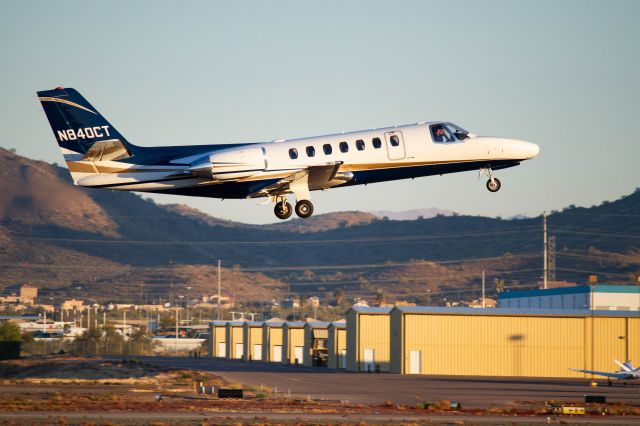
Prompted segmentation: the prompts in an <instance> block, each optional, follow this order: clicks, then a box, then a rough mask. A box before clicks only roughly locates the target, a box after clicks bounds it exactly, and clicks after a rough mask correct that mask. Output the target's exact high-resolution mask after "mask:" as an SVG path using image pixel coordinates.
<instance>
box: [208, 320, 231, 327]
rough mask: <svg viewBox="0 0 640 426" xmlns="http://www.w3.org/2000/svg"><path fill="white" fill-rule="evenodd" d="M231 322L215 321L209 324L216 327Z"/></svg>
mask: <svg viewBox="0 0 640 426" xmlns="http://www.w3.org/2000/svg"><path fill="white" fill-rule="evenodd" d="M228 322H229V321H225V320H215V321H210V322H209V324H211V325H213V326H216V325H227V323H228Z"/></svg>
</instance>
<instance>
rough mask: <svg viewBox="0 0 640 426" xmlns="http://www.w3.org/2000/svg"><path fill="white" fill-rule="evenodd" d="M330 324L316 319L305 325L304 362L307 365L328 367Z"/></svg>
mask: <svg viewBox="0 0 640 426" xmlns="http://www.w3.org/2000/svg"><path fill="white" fill-rule="evenodd" d="M329 324H330V323H328V322H321V321H315V322H307V323H306V324H305V325H304V353H303V356H302V363H303V364H304V366H305V367H327V358H328V352H329V351H328V348H327V345H328V339H329Z"/></svg>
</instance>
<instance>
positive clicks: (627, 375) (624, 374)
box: [569, 359, 640, 386]
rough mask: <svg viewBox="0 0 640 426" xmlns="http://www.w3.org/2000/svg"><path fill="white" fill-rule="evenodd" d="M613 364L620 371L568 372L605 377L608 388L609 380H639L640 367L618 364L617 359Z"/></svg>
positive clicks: (624, 363)
mask: <svg viewBox="0 0 640 426" xmlns="http://www.w3.org/2000/svg"><path fill="white" fill-rule="evenodd" d="M614 362H615V363H616V364H617V365H618V366H619V367H620V370H618V371H615V372H613V373H608V372H606V371H593V370H580V369H577V368H570V369H569V370H572V371H577V372H579V373H588V374H595V375H596V376H603V377H606V378H607V379H608V381H609V386H611V379H616V380H623V381H627V380H640V367H637V368H634V367H633V364H631V362H629V361H627V362H620V361H618V360H617V359H615V360H614Z"/></svg>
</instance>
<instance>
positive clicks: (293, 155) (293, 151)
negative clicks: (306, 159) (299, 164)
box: [289, 148, 298, 160]
mask: <svg viewBox="0 0 640 426" xmlns="http://www.w3.org/2000/svg"><path fill="white" fill-rule="evenodd" d="M289 158H291V159H292V160H295V159H296V158H298V150H297V149H295V148H291V149H290V150H289Z"/></svg>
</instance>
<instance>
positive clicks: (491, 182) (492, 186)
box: [478, 169, 502, 192]
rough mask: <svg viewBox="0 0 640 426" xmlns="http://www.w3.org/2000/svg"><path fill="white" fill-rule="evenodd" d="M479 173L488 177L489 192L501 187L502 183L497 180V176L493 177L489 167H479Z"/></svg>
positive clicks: (496, 190)
mask: <svg viewBox="0 0 640 426" xmlns="http://www.w3.org/2000/svg"><path fill="white" fill-rule="evenodd" d="M480 174H484V175H486V176H488V177H489V180H488V181H487V189H488V190H489V192H498V191H499V190H500V188H501V187H502V184H501V183H500V181H499V180H498V178H494V177H493V175H492V174H491V169H480ZM480 174H478V179H479V178H480Z"/></svg>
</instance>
